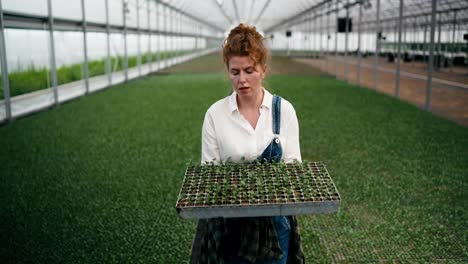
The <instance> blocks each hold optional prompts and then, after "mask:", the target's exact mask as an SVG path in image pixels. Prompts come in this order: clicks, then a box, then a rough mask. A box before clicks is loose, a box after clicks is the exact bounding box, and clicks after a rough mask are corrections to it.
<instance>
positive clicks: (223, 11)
mask: <svg viewBox="0 0 468 264" xmlns="http://www.w3.org/2000/svg"><path fill="white" fill-rule="evenodd" d="M213 1H214V2H215V3H216V5H217V6H218V8H219V10H221V13H222V14H223V16H224V17H225V18H226V20H227V21H229V23H231V24H234V20H233V19H232V18H231V17H230V16H229V15H228V14H227V13H226V11H225V10H224V9H223V6H222V5H221V3H220V2H218V0H213Z"/></svg>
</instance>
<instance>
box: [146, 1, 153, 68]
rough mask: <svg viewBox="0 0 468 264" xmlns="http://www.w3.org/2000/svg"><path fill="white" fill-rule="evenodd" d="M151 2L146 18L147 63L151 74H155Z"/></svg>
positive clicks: (147, 8) (147, 5) (147, 3)
mask: <svg viewBox="0 0 468 264" xmlns="http://www.w3.org/2000/svg"><path fill="white" fill-rule="evenodd" d="M150 3H151V2H150V1H147V2H146V18H147V25H148V51H147V52H148V53H147V54H146V63H147V64H148V67H149V72H148V73H151V72H153V63H152V62H153V52H152V51H151V50H152V49H151V37H152V35H153V33H152V32H153V30H152V29H151V19H150V18H151V9H150Z"/></svg>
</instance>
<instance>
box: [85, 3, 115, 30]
mask: <svg viewBox="0 0 468 264" xmlns="http://www.w3.org/2000/svg"><path fill="white" fill-rule="evenodd" d="M105 1H106V0H86V1H85V10H86V21H88V22H97V23H103V24H105V23H106V3H105ZM109 16H110V12H109Z"/></svg>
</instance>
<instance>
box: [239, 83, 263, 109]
mask: <svg viewBox="0 0 468 264" xmlns="http://www.w3.org/2000/svg"><path fill="white" fill-rule="evenodd" d="M264 93H265V91H264V90H263V87H262V88H261V89H260V91H259V92H258V93H257V94H256V95H255V96H249V97H247V98H245V97H244V98H241V97H240V96H239V94H238V95H237V96H236V97H237V107H238V108H239V111H240V110H247V111H255V110H258V109H259V108H260V105H262V101H263V96H264Z"/></svg>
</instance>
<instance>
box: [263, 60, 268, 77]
mask: <svg viewBox="0 0 468 264" xmlns="http://www.w3.org/2000/svg"><path fill="white" fill-rule="evenodd" d="M267 69H268V66H267V64H266V63H265V64H263V65H262V71H263V73H262V78H265V75H266V72H267Z"/></svg>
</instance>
